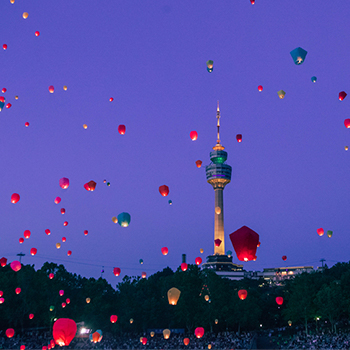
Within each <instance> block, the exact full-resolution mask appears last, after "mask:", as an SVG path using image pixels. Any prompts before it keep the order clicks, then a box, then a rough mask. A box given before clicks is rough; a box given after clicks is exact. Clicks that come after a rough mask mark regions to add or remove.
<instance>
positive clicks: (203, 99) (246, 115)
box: [0, 0, 350, 286]
mask: <svg viewBox="0 0 350 350" xmlns="http://www.w3.org/2000/svg"><path fill="white" fill-rule="evenodd" d="M23 12H28V14H29V16H28V18H27V19H23V18H22V14H23ZM0 13H1V22H0V44H1V45H0V50H1V51H0V63H1V75H0V89H2V88H3V87H5V88H6V89H7V91H6V92H5V93H4V94H1V96H4V97H5V98H6V103H11V104H12V107H11V108H9V109H6V108H4V109H3V110H2V112H0V181H1V183H2V186H1V188H0V211H1V215H0V227H1V229H0V256H5V257H7V258H8V259H9V261H12V260H15V259H16V258H17V257H16V254H17V253H19V252H23V253H25V254H26V256H25V257H24V258H23V259H22V262H23V263H25V264H28V263H30V264H35V267H36V268H40V267H41V265H42V264H43V263H44V262H45V261H52V262H56V263H60V264H61V263H62V264H64V265H65V266H66V268H67V270H68V271H70V272H76V273H79V274H81V275H83V276H86V277H99V276H100V274H101V267H102V266H105V268H104V269H105V273H104V277H105V278H107V280H108V281H109V282H110V283H112V285H113V286H115V284H116V283H118V282H119V281H121V279H122V277H123V275H124V274H127V275H141V272H142V271H145V272H147V274H148V275H150V274H152V273H154V272H156V271H159V270H162V269H163V268H164V267H166V266H170V267H171V268H172V269H176V268H177V267H178V266H179V265H180V263H181V254H183V253H185V254H187V262H188V263H194V259H195V258H196V257H197V256H201V257H202V259H203V261H205V257H206V256H207V255H209V254H212V253H213V245H214V243H213V240H214V234H213V232H214V190H213V188H212V186H211V185H209V184H208V183H206V176H205V165H208V164H209V163H210V160H209V153H210V151H211V150H212V147H213V146H214V145H215V143H216V102H217V100H219V101H220V110H221V141H222V144H223V146H224V147H225V150H226V151H227V152H228V160H227V163H228V164H230V165H231V166H232V180H231V183H230V184H228V185H227V186H226V188H225V190H224V220H225V236H226V241H225V250H226V251H227V250H229V249H230V250H232V251H233V247H232V245H231V242H230V241H229V237H228V236H229V234H230V233H231V232H233V231H235V230H237V229H238V228H240V227H241V226H243V225H246V226H249V227H250V228H251V229H253V230H255V231H256V232H257V233H259V235H260V241H261V246H260V248H258V252H257V257H258V259H257V261H256V262H249V263H244V264H243V265H244V268H245V269H246V270H262V269H263V268H264V267H281V266H299V265H312V266H314V267H316V266H320V263H319V260H320V259H321V258H325V259H326V263H327V264H328V265H333V264H334V263H336V262H338V261H346V262H347V261H349V246H350V234H349V233H350V215H349V204H350V203H349V202H350V198H349V193H350V182H349V174H350V166H349V164H350V162H349V159H350V158H349V157H350V151H348V152H347V151H345V149H344V146H346V145H349V146H350V130H347V129H346V128H345V126H344V119H345V118H349V117H350V115H349V103H350V97H349V96H348V97H347V98H345V99H344V101H342V102H341V101H339V100H338V94H339V92H340V91H343V90H344V91H346V92H347V93H350V80H349V75H350V65H349V56H350V48H349V41H348V36H349V29H350V28H349V18H350V3H349V2H347V1H338V0H333V1H329V0H318V1H315V0H314V1H305V0H286V1H278V0H268V1H266V0H265V1H264V0H256V3H255V5H251V4H250V1H249V0H235V1H232V0H230V1H229V0H220V1H217V0H212V1H209V0H201V1H188V0H177V1H170V0H152V1H144V0H130V1H119V0H105V1H86V0H75V1H67V0H62V1H59V2H57V1H43V0H39V1H29V2H28V1H22V0H15V3H14V4H11V3H10V1H9V0H3V1H1V4H0ZM35 31H40V36H38V37H37V36H35V35H34V33H35ZM3 44H7V45H8V48H7V50H3V49H2V48H1V47H2V45H3ZM299 46H300V47H302V48H303V49H305V50H307V51H308V54H307V56H306V59H305V61H304V62H303V63H302V64H301V65H299V66H297V65H295V64H294V62H293V60H292V57H291V55H290V54H289V52H290V51H291V50H293V49H295V48H296V47H299ZM207 60H213V61H214V71H213V72H212V73H208V72H207V70H206V61H207ZM312 76H316V77H317V79H318V80H317V83H312V82H311V77H312ZM50 85H53V86H54V87H55V92H54V93H53V94H51V93H49V91H48V87H49V86H50ZM64 85H66V86H67V87H68V90H67V91H64V90H63V86H64ZM258 85H262V86H263V91H262V92H258V89H257V87H258ZM281 89H283V90H284V91H285V92H286V95H285V98H284V99H282V100H281V99H279V97H278V95H277V91H278V90H281ZM15 95H18V97H19V98H18V100H15ZM110 97H113V98H114V101H113V102H109V98H110ZM25 122H29V123H30V125H29V127H25V125H24V124H25ZM83 124H87V126H88V128H87V129H84V128H83ZM119 124H124V125H126V134H125V135H120V134H119V133H118V131H117V128H118V125H119ZM192 130H196V131H197V132H198V139H197V140H196V141H191V139H190V137H189V133H190V131H192ZM236 134H242V135H243V141H242V143H237V141H236ZM198 159H200V160H202V161H203V166H202V167H201V168H200V169H198V168H197V167H196V165H195V161H196V160H198ZM61 177H67V178H69V179H70V186H69V188H68V189H67V190H63V189H61V188H60V187H59V184H58V182H59V179H60V178H61ZM104 179H106V180H107V181H109V182H110V183H111V185H110V186H109V187H108V186H106V184H104V183H103V180H104ZM90 180H94V181H96V182H97V186H96V190H95V191H94V192H88V191H86V190H85V189H84V187H83V185H84V184H85V183H86V182H88V181H90ZM164 184H166V185H167V186H169V189H170V193H169V195H168V197H165V198H164V197H162V196H161V195H160V194H159V191H158V188H159V186H161V185H164ZM14 192H16V193H18V194H20V196H21V199H20V201H19V202H18V203H17V204H12V203H11V202H10V198H11V194H12V193H14ZM56 196H60V197H61V198H62V202H61V203H60V204H58V205H57V204H55V203H54V199H55V197H56ZM169 199H170V200H172V201H173V205H171V206H170V205H169V204H168V200H169ZM62 207H63V208H65V209H66V214H65V215H61V214H60V209H61V208H62ZM124 211H125V212H128V213H130V215H131V222H130V225H129V227H127V228H123V227H121V226H119V225H118V224H114V223H113V222H112V220H111V218H112V216H117V215H118V214H119V213H121V212H124ZM65 220H67V221H68V223H69V224H68V226H66V227H64V226H63V222H64V221H65ZM319 227H323V228H324V229H325V231H327V230H332V231H333V237H332V238H328V237H327V236H326V234H325V235H324V236H323V237H319V236H318V235H317V233H316V229H317V228H319ZM47 228H49V229H50V230H51V232H52V233H51V235H50V236H47V235H46V234H45V232H44V231H45V229H47ZM26 229H29V230H30V231H31V233H32V235H31V237H30V238H29V239H28V240H25V242H24V243H23V244H22V245H21V244H19V242H18V240H19V238H20V237H23V231H24V230H26ZM84 230H88V231H89V234H88V235H87V236H84V233H83V231H84ZM63 236H65V237H66V238H67V242H66V243H62V242H61V239H62V237H63ZM56 242H61V243H62V247H61V249H59V250H58V249H56V247H55V243H56ZM163 246H167V247H168V249H169V254H168V255H167V256H163V255H162V254H161V251H160V249H161V247H163ZM32 247H36V248H37V249H38V253H37V255H35V256H31V255H30V253H29V251H30V249H31V248H32ZM200 248H203V249H204V253H203V254H200V251H199V250H200ZM69 249H70V250H72V252H73V253H72V255H71V256H69V257H68V256H67V251H68V250H69ZM282 255H287V257H288V259H287V261H285V262H284V261H282V259H281V257H282ZM140 258H142V259H143V260H144V264H143V265H140V264H139V259H140ZM233 261H234V262H236V263H237V262H239V261H238V260H237V257H236V256H235V255H234V260H233ZM113 267H120V268H121V270H122V274H121V276H119V277H115V276H114V275H113V272H112V270H113Z"/></svg>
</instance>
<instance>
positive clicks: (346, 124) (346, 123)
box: [344, 119, 350, 129]
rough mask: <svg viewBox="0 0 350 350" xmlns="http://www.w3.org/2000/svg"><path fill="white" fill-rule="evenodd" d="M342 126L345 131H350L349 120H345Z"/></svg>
mask: <svg viewBox="0 0 350 350" xmlns="http://www.w3.org/2000/svg"><path fill="white" fill-rule="evenodd" d="M344 125H345V127H346V128H347V129H350V119H345V120H344Z"/></svg>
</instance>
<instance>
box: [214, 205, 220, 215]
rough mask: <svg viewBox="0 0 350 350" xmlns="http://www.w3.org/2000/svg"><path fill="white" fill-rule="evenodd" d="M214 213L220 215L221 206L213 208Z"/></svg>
mask: <svg viewBox="0 0 350 350" xmlns="http://www.w3.org/2000/svg"><path fill="white" fill-rule="evenodd" d="M215 214H216V215H220V214H221V208H220V207H216V208H215Z"/></svg>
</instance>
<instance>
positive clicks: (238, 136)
mask: <svg viewBox="0 0 350 350" xmlns="http://www.w3.org/2000/svg"><path fill="white" fill-rule="evenodd" d="M236 140H237V142H242V134H237V135H236Z"/></svg>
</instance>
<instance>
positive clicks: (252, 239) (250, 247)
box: [230, 226, 259, 261]
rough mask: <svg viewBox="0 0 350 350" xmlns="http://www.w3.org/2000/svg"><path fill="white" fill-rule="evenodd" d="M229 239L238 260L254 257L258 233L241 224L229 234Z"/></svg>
mask: <svg viewBox="0 0 350 350" xmlns="http://www.w3.org/2000/svg"><path fill="white" fill-rule="evenodd" d="M230 240H231V242H232V245H233V248H234V250H235V252H236V254H237V258H238V260H240V261H251V260H254V259H256V249H257V246H258V243H259V235H258V234H257V233H256V232H255V231H253V230H252V229H250V228H249V227H247V226H242V227H241V228H240V229H238V230H237V231H235V232H232V233H231V234H230Z"/></svg>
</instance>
